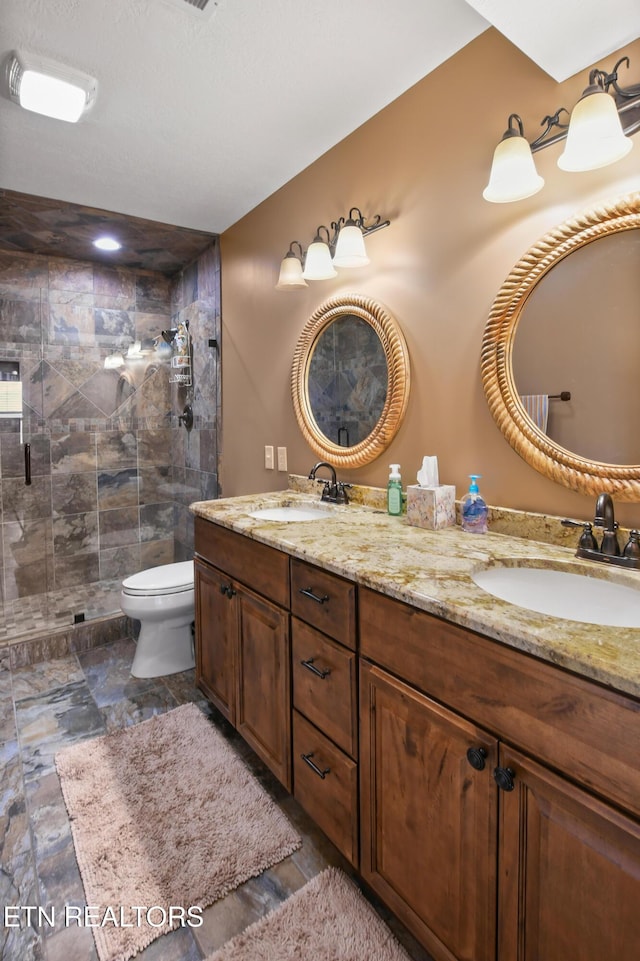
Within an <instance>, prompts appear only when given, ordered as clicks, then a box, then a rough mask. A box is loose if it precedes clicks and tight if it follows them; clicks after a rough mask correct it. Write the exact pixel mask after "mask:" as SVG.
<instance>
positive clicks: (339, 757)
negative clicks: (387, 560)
mask: <svg viewBox="0 0 640 961" xmlns="http://www.w3.org/2000/svg"><path fill="white" fill-rule="evenodd" d="M355 594H356V590H355V585H354V584H351V583H350V582H348V581H345V580H344V579H343V578H339V577H336V576H335V575H333V574H330V573H328V572H327V571H323V570H320V569H319V568H314V567H313V566H312V565H310V564H306V563H304V562H303V561H298V560H293V561H292V563H291V608H292V611H293V612H294V613H295V614H297V615H298V616H296V617H292V620H291V624H292V675H293V706H294V711H293V779H294V788H293V793H294V796H295V797H296V799H297V800H298V801H299V802H300V804H301V805H302V807H303V808H304V809H305V810H306V811H307V812H308V813H309V814H310V815H311V817H312V818H313V819H314V820H315V821H316V823H317V824H318V825H319V826H320V827H321V828H322V830H323V831H324V832H325V834H326V835H327V836H328V837H329V838H330V839H331V840H332V841H333V843H334V844H335V845H336V847H337V848H338V849H339V850H340V851H341V852H342V853H343V854H344V855H345V857H346V858H348V860H349V861H350V862H351V863H352V864H354V865H357V864H358V765H357V756H358V716H357V662H356V654H355V647H356V631H355V623H356V621H355ZM319 627H320V628H321V630H319V629H318V628H319ZM325 632H326V633H325Z"/></svg>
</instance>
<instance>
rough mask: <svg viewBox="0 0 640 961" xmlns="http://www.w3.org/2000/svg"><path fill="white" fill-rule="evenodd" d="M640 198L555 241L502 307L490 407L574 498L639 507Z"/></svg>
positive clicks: (491, 327)
mask: <svg viewBox="0 0 640 961" xmlns="http://www.w3.org/2000/svg"><path fill="white" fill-rule="evenodd" d="M639 228H640V193H634V194H631V195H629V196H627V197H624V198H622V199H621V200H619V201H617V202H615V203H613V204H610V205H607V206H604V207H599V208H596V209H594V210H591V211H588V212H587V213H585V214H582V215H580V216H578V217H576V218H574V219H572V220H569V221H566V222H565V223H563V224H561V225H560V226H558V227H557V228H555V229H554V230H552V231H550V232H549V233H548V234H546V235H545V236H544V237H543V238H542V239H541V240H539V241H538V243H536V244H535V245H534V246H533V247H531V248H530V249H529V250H528V251H527V253H526V254H525V255H524V257H522V258H521V260H519V261H518V263H517V264H516V265H515V267H514V268H513V270H512V271H511V273H510V274H509V276H508V277H507V279H506V280H505V282H504V284H503V285H502V287H501V289H500V291H499V293H498V296H497V297H496V299H495V301H494V304H493V308H492V310H491V314H490V317H489V321H488V323H487V327H486V329H485V333H484V338H483V344H482V378H483V385H484V389H485V394H486V397H487V401H488V403H489V408H490V410H491V413H492V414H493V416H494V418H495V420H496V423H497V424H498V426H499V427H500V430H501V431H502V433H503V434H504V436H505V437H506V439H507V440H508V441H509V443H510V444H511V446H512V447H513V448H514V450H516V451H517V453H518V454H520V456H521V457H522V458H523V459H524V460H525V461H527V463H529V464H530V465H531V466H532V467H534V468H535V469H536V470H538V471H539V472H540V473H542V474H544V475H546V476H547V477H550V478H551V479H552V480H554V481H557V482H558V483H560V484H563V485H564V486H565V487H569V488H571V489H573V490H576V491H579V492H581V493H585V494H591V495H596V494H598V493H600V492H602V491H608V492H609V493H611V494H615V495H616V496H617V497H618V498H619V499H620V500H640V430H639V428H640V391H639V390H638V383H639V382H638V372H639V364H638V361H639V360H640V324H638V321H637V316H638V304H639V303H640V230H639Z"/></svg>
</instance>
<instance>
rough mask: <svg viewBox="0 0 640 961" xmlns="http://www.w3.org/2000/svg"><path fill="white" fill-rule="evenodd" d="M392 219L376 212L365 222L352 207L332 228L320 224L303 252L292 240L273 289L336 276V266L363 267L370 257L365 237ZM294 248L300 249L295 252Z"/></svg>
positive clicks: (297, 243) (289, 287)
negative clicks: (369, 220)
mask: <svg viewBox="0 0 640 961" xmlns="http://www.w3.org/2000/svg"><path fill="white" fill-rule="evenodd" d="M390 222H391V221H389V220H382V219H381V217H380V214H376V216H375V217H374V218H373V220H372V221H371V223H369V224H367V223H366V220H365V218H364V216H363V215H362V212H361V210H360V209H359V208H358V207H352V208H351V209H350V211H349V216H348V217H347V218H346V219H345V218H344V217H340V218H339V219H338V220H334V221H331V230H332V231H333V233H331V230H330V229H329V228H328V227H325V226H324V224H322V225H321V226H320V227H318V228H317V230H316V235H315V237H314V239H313V242H312V243H311V244H310V245H309V249H308V250H307V251H304V250H303V248H302V245H301V244H300V242H299V241H297V240H293V241H292V242H291V243H290V244H289V250H288V251H287V253H286V254H285V256H284V258H283V260H282V263H281V264H280V274H279V276H278V282H277V284H276V290H299V289H300V288H301V287H307V286H308V284H307V280H328V279H330V278H331V277H337V276H338V274H337V271H336V269H335V268H336V267H364V266H366V264H368V263H369V262H370V261H369V257H368V256H367V251H366V249H365V244H364V238H365V237H366V236H367V235H368V234H372V233H374V231H376V230H381V229H382V228H383V227H388V226H389V224H390ZM294 247H297V248H298V250H299V251H300V253H299V254H297V253H296V252H295V251H294V249H293V248H294Z"/></svg>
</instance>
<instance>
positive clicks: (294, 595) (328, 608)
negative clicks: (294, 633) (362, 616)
mask: <svg viewBox="0 0 640 961" xmlns="http://www.w3.org/2000/svg"><path fill="white" fill-rule="evenodd" d="M291 613H292V614H296V615H297V616H298V617H300V618H302V620H303V621H307V623H308V624H313V626H314V627H317V628H318V629H319V630H321V631H323V632H324V633H325V634H328V635H329V637H333V638H335V640H336V641H340V643H341V644H345V645H346V646H347V647H350V648H351V649H352V650H353V651H355V649H356V586H355V584H352V583H351V581H345V580H344V579H343V578H342V577H338V576H337V575H336V574H331V573H330V572H329V571H323V570H322V569H321V568H320V567H314V566H313V565H312V564H305V562H304V561H299V560H297V559H296V558H294V559H293V560H292V561H291Z"/></svg>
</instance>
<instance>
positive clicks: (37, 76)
mask: <svg viewBox="0 0 640 961" xmlns="http://www.w3.org/2000/svg"><path fill="white" fill-rule="evenodd" d="M7 79H8V86H9V97H10V99H11V100H13V101H14V103H18V104H20V106H21V107H24V109H25V110H32V111H33V112H34V113H40V114H44V116H45V117H53V118H54V119H55V120H66V121H68V122H69V123H76V122H77V121H78V120H80V117H81V116H82V115H83V114H84V113H85V112H86V111H87V110H88V109H89V108H90V107H91V106H92V105H93V103H94V102H95V99H96V95H97V90H98V81H97V80H96V79H95V78H94V77H90V76H89V75H88V74H86V73H82V72H81V71H80V70H74V69H73V68H71V67H67V66H65V65H64V64H61V63H56V62H55V60H49V59H48V58H46V57H36V56H34V55H33V54H30V53H22V52H18V51H13V53H12V54H11V55H10V57H9V60H8V64H7Z"/></svg>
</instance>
